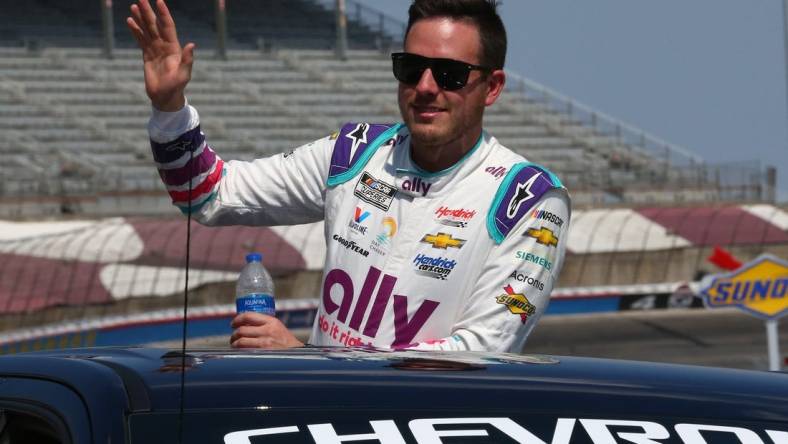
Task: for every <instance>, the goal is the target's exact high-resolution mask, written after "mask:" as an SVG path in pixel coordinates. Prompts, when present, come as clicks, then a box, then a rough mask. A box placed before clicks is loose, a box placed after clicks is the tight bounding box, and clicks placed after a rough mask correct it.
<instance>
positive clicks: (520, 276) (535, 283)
mask: <svg viewBox="0 0 788 444" xmlns="http://www.w3.org/2000/svg"><path fill="white" fill-rule="evenodd" d="M509 279H514V280H515V281H517V282H525V283H526V284H528V285H530V286H532V287H534V288H537V289H539V290H540V291H542V290H544V283H543V282H541V281H540V280H539V279H534V278H532V277H531V276H528V275H527V274H525V273H520V272H518V271H517V270H515V271H513V272H512V274H510V275H509Z"/></svg>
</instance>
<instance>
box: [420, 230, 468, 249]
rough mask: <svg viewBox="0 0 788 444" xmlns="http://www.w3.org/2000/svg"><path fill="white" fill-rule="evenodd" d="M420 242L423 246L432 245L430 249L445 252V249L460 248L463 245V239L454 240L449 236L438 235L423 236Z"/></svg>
mask: <svg viewBox="0 0 788 444" xmlns="http://www.w3.org/2000/svg"><path fill="white" fill-rule="evenodd" d="M421 241H422V242H424V243H425V244H430V245H432V248H440V249H442V250H446V249H447V248H449V247H451V248H457V249H459V248H462V246H463V245H464V244H465V239H455V238H454V237H452V235H451V234H447V233H440V232H439V233H438V234H425V235H424V237H423V238H421Z"/></svg>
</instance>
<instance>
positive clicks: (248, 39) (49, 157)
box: [0, 0, 768, 217]
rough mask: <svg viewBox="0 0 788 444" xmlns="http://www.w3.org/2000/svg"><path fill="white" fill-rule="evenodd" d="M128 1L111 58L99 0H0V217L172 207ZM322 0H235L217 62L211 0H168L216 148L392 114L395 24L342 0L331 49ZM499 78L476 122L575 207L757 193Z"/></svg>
mask: <svg viewBox="0 0 788 444" xmlns="http://www.w3.org/2000/svg"><path fill="white" fill-rule="evenodd" d="M130 3H131V2H130V1H128V0H125V1H115V4H114V20H113V25H114V41H115V47H116V48H115V49H114V51H112V57H111V58H110V57H108V56H107V54H106V51H105V50H104V49H102V48H103V47H102V36H101V11H100V10H99V7H98V4H97V3H96V2H92V1H87V0H80V1H70V2H59V1H56V0H30V1H27V2H24V3H22V4H19V3H18V2H11V1H9V0H0V6H1V7H3V8H4V11H6V14H7V16H8V17H7V19H6V20H4V22H3V24H2V25H0V100H2V103H3V106H2V108H0V130H2V131H3V134H4V135H5V137H4V138H3V140H2V141H0V150H2V153H3V157H4V159H8V160H7V161H6V162H4V163H3V165H0V179H2V180H1V181H0V215H2V216H5V217H26V216H28V217H35V216H39V215H41V214H47V215H58V214H75V213H76V214H90V215H115V214H134V213H144V214H157V213H161V212H169V211H170V210H169V209H168V206H167V204H166V201H165V199H166V197H165V194H164V193H162V192H161V190H162V188H161V186H160V184H159V180H158V177H157V175H156V172H155V169H154V168H152V167H151V164H150V155H149V148H148V143H147V136H146V132H145V125H146V122H147V118H148V116H149V113H150V108H149V102H148V100H147V97H146V96H145V93H144V89H143V79H142V67H141V60H140V57H139V53H138V50H136V49H135V48H134V44H133V40H132V39H131V37H130V35H129V33H128V31H127V29H126V27H125V24H124V18H125V16H126V15H127V10H128V6H129V4H130ZM331 3H333V2H326V1H310V0H269V1H266V2H258V1H254V0H234V1H233V2H231V3H230V5H229V6H228V13H227V17H228V18H227V23H228V27H227V28H228V41H227V46H228V48H229V52H228V55H227V60H224V59H222V58H220V57H215V56H214V53H213V50H212V48H214V47H215V46H216V45H215V40H216V36H215V32H214V30H213V29H214V23H213V19H214V13H213V11H214V9H213V8H214V2H211V1H208V0H206V1H193V0H192V1H186V0H182V1H180V0H171V1H170V2H169V4H170V8H171V10H172V11H173V14H174V15H175V17H176V19H177V21H178V24H179V31H180V34H181V39H182V41H195V42H196V43H197V45H198V50H197V62H196V64H195V68H194V75H193V80H192V82H191V83H190V85H189V88H188V90H187V94H188V97H189V100H190V101H191V103H192V104H194V105H196V106H197V108H198V110H199V111H200V113H201V115H202V118H203V126H204V128H205V131H206V133H207V134H208V138H209V142H210V143H211V145H212V146H213V147H214V148H216V150H217V151H218V152H219V153H220V154H221V155H222V156H223V157H224V158H225V159H251V158H254V157H259V156H266V155H271V154H273V153H278V152H281V151H283V150H286V149H290V148H292V147H295V146H298V145H301V144H304V143H307V142H309V141H311V140H314V139H317V138H319V137H322V136H324V135H326V134H328V133H330V132H332V131H334V130H336V129H337V128H338V127H339V126H340V125H341V124H342V123H343V122H346V121H354V120H368V121H381V122H391V121H396V120H398V119H399V116H398V110H397V105H396V100H394V94H395V88H396V84H395V82H394V81H393V80H392V76H391V74H390V61H389V59H388V51H389V50H390V49H391V45H392V42H394V41H397V40H398V38H399V37H398V36H397V37H394V36H393V35H394V34H392V33H391V32H390V31H389V30H391V29H393V30H395V31H394V33H395V34H396V30H397V29H399V30H400V31H401V29H402V24H401V23H400V24H398V23H396V21H393V20H391V19H388V18H386V17H384V16H383V15H379V16H378V17H377V18H375V17H374V14H373V19H372V20H369V15H370V11H369V10H368V9H367V8H364V7H363V6H362V5H361V4H357V3H352V2H350V3H349V13H350V18H351V20H350V22H349V23H350V25H349V37H350V39H349V41H350V42H351V43H350V45H349V46H350V48H351V50H350V52H349V53H348V57H347V60H338V59H337V58H336V56H335V55H334V52H333V50H332V49H331V48H332V47H333V46H334V42H335V38H334V22H333V20H334V19H333V13H331V12H330V11H329V10H328V9H327V4H331ZM354 19H355V20H354ZM370 23H371V24H370ZM508 87H509V91H508V92H507V93H506V94H504V96H503V97H502V99H501V100H500V101H499V103H497V104H496V105H495V106H494V107H492V108H491V109H490V110H489V111H488V113H487V115H486V122H485V127H486V129H487V130H488V131H489V132H490V133H491V134H493V135H495V136H496V137H497V138H498V139H499V140H501V142H502V143H504V144H505V145H506V146H508V147H510V148H512V149H514V150H516V151H518V152H521V153H522V154H524V155H525V156H526V157H527V158H528V159H529V160H532V161H535V162H539V163H542V164H544V165H546V166H548V167H549V168H551V169H553V170H554V171H555V172H557V173H558V174H559V176H560V177H561V178H562V179H563V180H564V182H565V183H566V184H567V186H568V187H569V188H570V189H571V190H572V194H573V201H574V203H575V205H580V206H582V205H600V204H606V205H611V204H612V205H616V204H624V205H626V204H631V203H647V204H654V203H659V202H663V203H671V204H673V203H687V202H717V201H723V200H737V201H742V200H747V201H759V200H764V199H768V193H767V192H766V190H765V189H764V187H763V183H762V182H763V180H762V177H761V176H762V175H761V174H760V173H759V171H758V169H757V167H755V168H751V169H748V170H747V172H748V173H749V174H742V177H740V178H739V179H738V180H736V179H734V180H733V182H734V183H732V184H731V183H724V182H722V181H721V179H720V178H723V179H727V180H728V181H730V180H731V179H730V174H728V173H727V172H724V173H723V174H720V170H719V169H718V168H711V167H709V166H708V165H706V164H704V162H703V161H702V160H701V159H699V158H697V157H696V156H694V155H692V154H689V153H687V152H686V151H685V150H683V149H681V148H679V147H675V146H672V145H670V144H668V143H666V142H663V141H660V140H659V139H657V138H655V137H652V136H649V135H647V134H645V133H644V132H642V131H639V130H637V129H635V128H630V127H628V126H627V125H625V124H623V123H621V122H618V121H617V120H615V119H613V118H610V117H607V116H605V115H604V114H602V113H599V112H597V111H594V110H592V109H590V108H587V107H585V106H583V105H582V104H579V103H576V102H575V101H573V100H571V99H569V98H565V97H562V96H561V95H560V94H557V93H555V92H553V91H550V90H549V89H548V88H546V87H544V86H541V85H538V84H535V83H534V82H532V81H529V80H527V79H524V78H520V77H518V76H516V75H515V74H513V73H510V76H509V83H508ZM738 167H739V168H740V166H738Z"/></svg>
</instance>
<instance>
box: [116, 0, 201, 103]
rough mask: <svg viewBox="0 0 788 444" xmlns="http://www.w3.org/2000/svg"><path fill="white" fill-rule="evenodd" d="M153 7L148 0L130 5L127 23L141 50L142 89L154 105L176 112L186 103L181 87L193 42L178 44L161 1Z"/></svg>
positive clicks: (188, 68)
mask: <svg viewBox="0 0 788 444" xmlns="http://www.w3.org/2000/svg"><path fill="white" fill-rule="evenodd" d="M156 9H157V11H154V10H153V8H152V7H151V5H150V3H149V0H139V3H138V4H132V5H131V17H128V18H126V25H128V27H129V29H130V30H131V33H132V34H133V35H134V38H135V39H137V43H138V44H139V46H140V49H142V60H143V62H144V63H145V92H147V93H148V97H150V99H151V102H152V104H153V106H154V107H155V108H156V109H158V110H161V111H178V110H179V109H181V108H183V106H184V104H185V102H186V99H185V96H184V90H185V89H186V84H187V83H189V80H190V79H191V73H192V63H193V62H194V44H193V43H189V44H187V45H186V46H184V47H181V44H180V42H178V34H177V32H176V31H175V22H174V21H173V19H172V15H170V11H169V9H168V8H167V5H166V4H165V3H164V0H156ZM157 12H158V13H157Z"/></svg>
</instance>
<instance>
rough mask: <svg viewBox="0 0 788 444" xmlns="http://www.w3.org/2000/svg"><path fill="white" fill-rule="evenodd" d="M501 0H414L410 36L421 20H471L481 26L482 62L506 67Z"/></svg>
mask: <svg viewBox="0 0 788 444" xmlns="http://www.w3.org/2000/svg"><path fill="white" fill-rule="evenodd" d="M496 8H498V1H497V0H414V1H413V4H412V5H410V9H409V10H408V28H407V30H406V31H405V38H407V35H408V32H410V28H411V27H413V24H414V23H416V22H417V21H419V20H422V19H426V18H432V17H448V18H451V19H454V20H468V21H470V22H471V23H473V24H474V25H476V27H477V28H478V29H479V36H480V38H481V46H482V53H481V56H480V57H481V60H480V61H479V62H480V64H481V65H484V66H488V67H490V68H493V69H503V66H504V64H505V63H506V28H504V26H503V21H502V20H501V17H500V16H499V15H498V12H497V10H496Z"/></svg>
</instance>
